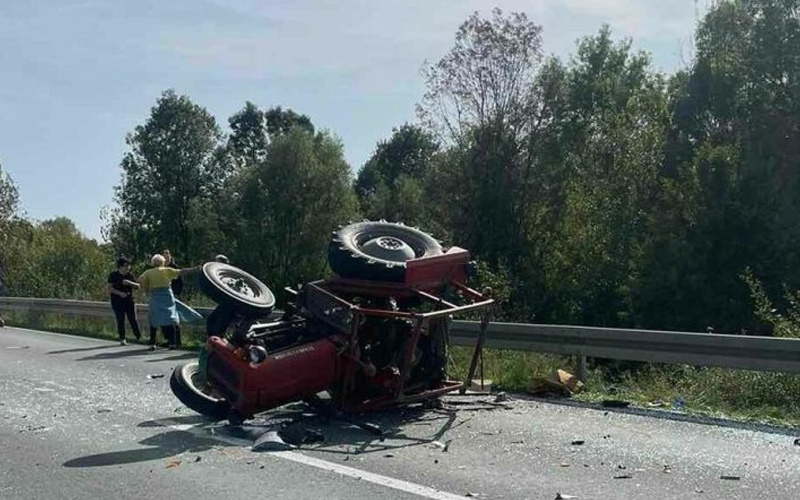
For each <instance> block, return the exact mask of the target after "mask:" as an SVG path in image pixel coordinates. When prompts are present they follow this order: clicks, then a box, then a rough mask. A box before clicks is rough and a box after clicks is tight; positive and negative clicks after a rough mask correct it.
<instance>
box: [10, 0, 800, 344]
mask: <svg viewBox="0 0 800 500" xmlns="http://www.w3.org/2000/svg"><path fill="white" fill-rule="evenodd" d="M546 34H547V33H546V31H545V30H543V28H542V27H541V26H539V25H537V24H536V23H535V22H533V21H532V20H530V19H528V18H527V17H526V16H525V15H524V14H521V13H511V14H506V13H503V12H501V11H500V10H495V11H493V12H492V13H491V14H490V15H489V16H487V17H483V16H481V15H479V14H477V13H476V14H474V15H472V16H470V17H469V18H468V19H467V20H466V21H465V22H464V23H463V24H462V26H461V27H460V28H459V29H458V31H457V32H456V34H455V39H454V43H453V46H452V48H451V50H450V51H449V52H448V53H446V54H445V55H444V56H443V57H442V59H441V60H439V61H437V62H435V63H433V64H430V65H427V66H426V67H425V68H424V71H423V75H424V79H425V86H426V91H425V93H424V95H423V96H421V99H420V102H419V106H418V115H419V121H418V122H417V123H414V124H402V125H399V126H398V127H397V128H396V129H394V131H393V132H392V133H391V135H390V137H388V138H387V139H385V140H382V141H380V142H379V143H378V144H377V145H376V148H375V150H374V153H373V155H372V156H371V157H370V158H369V159H368V160H367V162H366V163H365V164H364V165H363V166H362V167H361V168H360V169H359V170H358V171H357V173H356V172H353V170H352V169H351V168H350V166H349V165H348V164H347V162H346V161H345V159H344V155H343V145H342V143H341V141H340V140H339V139H338V138H336V136H335V135H333V134H332V133H330V132H328V131H325V130H319V129H318V128H317V127H315V125H314V124H313V122H312V120H311V119H310V118H309V117H308V116H305V115H303V114H301V113H298V112H296V111H294V110H291V109H286V108H282V107H279V106H275V107H271V108H262V107H259V106H257V105H256V104H253V103H250V102H247V103H245V105H244V106H243V108H242V109H241V110H240V111H238V112H236V113H235V114H234V115H233V116H231V117H230V118H229V120H228V123H227V126H226V127H222V126H220V125H219V124H218V123H217V122H216V120H215V119H214V117H213V116H212V115H211V114H210V113H208V111H207V110H205V109H204V108H203V107H202V106H200V105H198V104H196V103H194V102H192V101H191V99H190V98H189V97H188V96H182V95H178V94H177V93H175V92H173V91H167V92H165V93H164V94H163V95H162V96H161V97H160V98H159V99H158V101H157V102H156V104H155V106H154V107H153V108H152V110H151V112H150V115H149V116H148V117H147V118H146V120H145V121H144V123H143V124H142V125H141V126H139V127H136V128H135V129H134V130H133V131H132V132H131V133H130V134H129V136H128V148H127V151H126V152H125V154H124V155H123V158H122V162H121V169H122V178H121V180H120V183H119V185H118V187H117V191H116V195H115V196H116V203H115V205H114V207H113V208H112V209H111V210H109V211H108V212H107V213H106V214H105V215H106V227H105V234H106V237H107V239H108V240H109V241H110V245H109V246H108V247H100V246H97V248H96V249H95V250H91V252H105V254H103V255H105V256H106V257H105V258H108V259H110V258H111V255H112V254H120V253H124V254H126V255H129V256H131V257H134V258H135V259H137V260H139V261H140V262H141V261H143V260H144V259H146V258H147V257H148V255H149V254H150V253H152V252H155V251H158V250H160V249H162V248H164V247H170V248H171V249H173V250H174V251H175V252H176V253H177V255H178V257H179V260H180V261H182V262H185V263H192V264H194V263H198V262H202V261H204V260H207V259H209V258H211V257H212V256H213V255H214V254H216V253H225V254H227V255H228V256H229V257H230V258H231V260H232V261H233V263H234V264H236V265H239V266H241V267H244V268H246V269H248V270H250V271H251V272H253V273H254V274H256V275H258V276H259V277H261V278H263V279H264V280H265V281H267V282H268V283H270V284H272V285H273V286H274V287H275V288H280V287H282V286H284V285H291V284H294V283H296V282H300V281H303V280H308V279H315V278H318V277H320V276H322V275H324V274H325V273H326V272H327V269H326V262H325V248H326V244H327V241H328V237H329V235H330V231H331V230H332V229H334V228H335V227H336V226H337V225H339V224H343V223H346V222H348V221H350V220H354V219H357V218H371V219H387V220H401V221H404V222H406V223H408V224H412V225H416V226H420V227H422V228H423V229H426V230H429V231H431V232H432V233H434V234H435V235H436V236H437V237H439V238H440V239H444V240H445V241H446V242H448V243H452V244H457V245H459V246H463V247H467V248H469V249H470V250H471V251H472V252H473V254H474V256H475V257H476V258H477V259H478V260H479V262H480V264H481V265H480V270H481V273H480V279H481V280H484V281H485V282H488V283H491V284H492V285H493V286H494V287H495V288H496V289H497V290H498V293H500V295H501V297H503V299H504V300H503V304H502V307H501V310H500V315H501V317H503V318H506V319H514V320H518V321H537V322H557V323H581V324H592V325H607V326H616V325H619V326H639V327H647V328H675V329H689V330H703V329H705V328H707V327H712V328H713V329H715V330H716V331H727V332H735V331H739V330H743V329H747V330H748V331H750V332H752V331H756V332H761V331H764V332H766V331H768V330H769V327H768V326H767V325H766V324H765V323H764V322H763V321H762V320H763V316H764V314H760V313H758V311H761V312H762V313H763V310H766V309H769V308H768V307H767V305H765V304H767V302H765V300H764V297H772V298H773V299H776V300H777V302H778V304H782V302H783V301H784V300H785V301H789V302H791V300H794V299H792V297H794V295H793V294H786V295H784V294H783V290H784V287H785V288H786V289H788V290H790V291H793V290H796V289H797V288H800V251H799V250H798V249H800V206H799V205H800V150H799V149H798V148H799V146H798V144H800V123H798V122H799V121H800V0H728V1H719V2H715V3H714V4H713V6H712V8H711V9H710V11H709V12H708V13H707V14H706V15H705V16H704V18H703V19H702V20H701V21H700V22H699V24H698V26H697V31H696V35H695V56H694V58H693V60H692V61H691V63H690V64H689V65H688V66H687V67H685V68H684V69H682V70H679V71H676V72H675V73H673V74H663V73H660V72H658V71H656V70H654V68H653V67H652V65H651V62H650V57H649V55H648V54H647V53H644V52H641V51H638V50H636V49H634V46H633V43H632V41H631V40H624V39H619V38H617V37H615V36H614V34H613V33H612V32H611V30H610V29H609V28H608V27H602V28H601V29H600V30H599V31H598V32H597V33H595V34H593V35H590V36H587V37H585V38H583V39H581V40H579V41H578V42H577V44H576V47H575V50H574V52H573V54H572V55H571V56H569V57H568V58H565V59H560V58H557V57H553V56H546V55H545V54H544V53H543V51H542V37H543V36H546ZM15 193H16V191H15V190H14V188H13V183H11V182H10V181H9V180H8V179H7V178H6V177H4V176H3V175H2V173H0V225H5V226H4V227H5V228H6V229H5V230H4V231H3V232H2V234H3V235H8V234H11V233H14V234H16V235H17V236H16V239H15V240H14V241H15V242H16V243H14V244H17V245H22V246H20V248H23V247H24V248H34V247H32V246H30V245H33V242H34V241H40V242H42V243H41V244H39V246H38V247H35V248H40V249H42V251H44V249H46V248H47V247H48V245H49V243H46V242H47V241H51V240H48V239H47V238H59V239H61V240H64V239H66V240H69V238H73V239H74V238H75V237H76V236H75V233H77V231H75V230H74V226H72V227H70V225H69V222H68V221H63V220H55V221H49V222H47V223H46V224H45V223H40V224H33V223H30V222H28V221H26V220H25V219H24V218H23V217H21V216H19V214H18V202H17V198H16V194H15ZM9 207H10V208H9ZM10 227H14V228H16V230H15V231H10V230H8V228H10ZM37 234H38V236H37ZM4 237H6V239H7V240H8V236H4ZM78 240H79V239H75V240H74V241H75V246H76V248H77V249H78V250H77V251H86V252H90V250H88V249H83V250H81V247H80V245H79V244H78ZM59 241H60V240H59ZM11 245H12V243H11V242H10V240H9V241H7V242H5V243H4V244H3V245H2V248H0V259H5V261H3V264H4V265H5V267H6V268H10V269H7V270H6V273H7V274H8V275H12V276H13V275H14V273H15V272H16V273H17V275H18V276H22V274H21V272H19V271H18V270H19V269H20V264H13V263H12V264H8V263H7V262H11V261H12V260H13V259H12V257H11V256H12V255H18V254H19V252H11V251H8V250H6V249H8V248H11ZM25 245H27V246H25ZM87 248H88V247H87ZM37 251H38V250H37ZM95 254H96V253H93V254H92V255H95ZM98 255H99V254H98ZM64 258H65V259H66V260H64V261H63V262H62V261H59V260H53V261H52V266H55V267H58V266H62V265H69V266H74V267H76V268H79V269H82V268H81V267H80V265H78V264H77V263H75V262H74V261H70V260H69V259H68V258H67V257H64ZM53 259H55V257H53ZM41 261H42V262H43V263H44V262H46V261H47V259H46V258H44V257H43V258H42V260H41ZM93 262H94V261H93ZM37 265H39V264H37ZM92 265H94V264H92ZM41 266H42V267H39V269H43V270H47V269H50V268H49V267H47V266H46V265H45V264H41ZM15 269H16V270H15ZM87 269H88V268H87ZM41 272H45V271H41ZM47 272H49V271H47ZM86 272H88V271H86ZM744 278H746V279H744ZM12 281H14V280H13V279H12ZM76 281H77V282H80V280H76ZM16 283H21V281H20V280H16ZM59 286H60V285H59ZM85 286H89V285H85ZM34 292H36V291H35V290H34V291H32V292H31V293H34ZM754 292H757V293H756V294H757V295H758V296H759V297H760V299H759V300H758V301H756V306H755V308H754V303H753V300H752V299H751V294H752V293H754ZM38 293H46V292H45V291H39V292H38ZM58 293H60V294H68V293H78V291H75V290H68V289H66V288H64V289H63V290H61V289H60V288H59V291H58ZM782 296H785V297H787V298H786V299H782V298H781V297H782ZM779 307H780V305H779Z"/></svg>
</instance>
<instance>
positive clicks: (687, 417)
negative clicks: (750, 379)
mask: <svg viewBox="0 0 800 500" xmlns="http://www.w3.org/2000/svg"><path fill="white" fill-rule="evenodd" d="M514 398H515V399H518V400H522V401H535V402H537V403H547V404H553V405H559V406H569V407H572V408H584V409H587V410H595V411H602V412H607V413H619V414H625V415H635V416H639V417H647V418H659V419H662V420H671V421H675V422H686V423H690V424H699V425H710V426H714V427H726V428H729V429H739V430H745V431H753V432H764V433H768V434H780V435H784V436H797V435H798V433H800V429H798V428H797V427H791V426H789V425H785V426H784V425H776V424H761V423H757V422H742V421H738V420H730V419H727V418H722V417H712V416H705V415H696V414H691V413H680V412H677V411H669V410H659V409H657V408H639V407H635V406H629V407H627V408H614V407H607V406H602V404H599V403H588V402H584V401H574V400H570V399H556V398H543V397H535V396H527V395H517V394H515V395H514Z"/></svg>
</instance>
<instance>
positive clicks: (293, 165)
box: [224, 126, 356, 285]
mask: <svg viewBox="0 0 800 500" xmlns="http://www.w3.org/2000/svg"><path fill="white" fill-rule="evenodd" d="M351 182H352V178H351V172H350V167H349V166H348V165H347V162H346V161H345V159H344V155H343V152H342V145H341V143H340V142H339V141H338V140H336V139H334V138H333V137H331V136H330V135H329V134H327V133H325V132H322V133H317V134H314V135H312V134H311V133H310V132H309V131H308V130H307V129H305V128H303V127H299V126H298V127H294V128H292V129H291V130H289V131H288V132H286V133H283V134H280V135H278V136H273V138H272V140H271V141H270V144H269V146H268V147H267V155H266V158H265V160H264V161H263V162H260V163H258V164H257V165H255V166H254V167H253V168H246V169H242V170H240V171H238V172H237V173H236V175H235V177H234V178H233V179H231V182H230V183H229V185H228V187H227V188H226V189H227V190H226V194H225V197H226V199H227V200H229V206H230V208H231V211H230V215H229V216H228V219H227V223H226V224H225V226H224V227H225V230H226V232H227V238H226V241H227V242H228V243H229V244H230V245H231V248H232V251H231V252H230V253H231V257H232V260H233V261H234V262H235V263H236V265H238V266H241V267H243V268H245V269H248V270H250V271H251V272H253V273H254V274H256V275H257V276H261V277H263V278H264V279H265V280H266V281H267V282H268V283H276V284H279V285H284V284H287V285H291V284H295V283H302V282H304V281H306V280H311V279H317V278H319V277H320V276H323V275H324V273H325V269H326V255H327V252H326V248H327V243H328V241H329V238H330V234H331V231H332V230H333V229H335V228H336V226H337V225H339V224H343V223H346V222H348V221H349V220H351V219H352V218H353V217H354V216H355V213H356V200H355V196H354V193H353V190H352V184H351Z"/></svg>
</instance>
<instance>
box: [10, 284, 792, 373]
mask: <svg viewBox="0 0 800 500" xmlns="http://www.w3.org/2000/svg"><path fill="white" fill-rule="evenodd" d="M4 309H10V310H20V311H25V310H32V311H39V312H42V313H55V314H65V315H73V316H94V317H108V318H110V317H113V313H112V311H111V307H110V305H109V304H108V303H106V302H90V301H82V300H60V299H36V298H19V297H0V310H4ZM137 310H138V312H139V314H146V313H147V306H146V305H143V304H139V305H137ZM198 311H200V312H201V314H204V315H205V314H208V313H209V312H210V311H211V309H210V308H198ZM478 330H479V324H478V323H477V322H469V321H454V322H453V323H452V326H451V330H450V338H451V341H452V342H453V344H455V345H463V346H469V345H474V343H475V341H476V338H477V333H478ZM486 347H489V348H494V349H510V350H519V351H535V352H545V353H552V354H560V355H566V356H577V357H578V358H579V359H584V358H585V357H587V356H588V357H594V358H608V359H618V360H630V361H649V362H654V363H681V364H689V365H697V366H719V367H725V368H739V369H744V370H757V371H772V372H785V373H800V339H786V338H774V337H755V336H746V335H724V334H716V333H713V334H712V333H688V332H667V331H652V330H631V329H622V328H595V327H585V326H564V325H537V324H525V323H491V324H490V325H489V329H488V332H487V339H486Z"/></svg>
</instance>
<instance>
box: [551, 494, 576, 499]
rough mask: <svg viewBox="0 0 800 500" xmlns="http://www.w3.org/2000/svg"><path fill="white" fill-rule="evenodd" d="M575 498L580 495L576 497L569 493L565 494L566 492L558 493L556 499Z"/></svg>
mask: <svg viewBox="0 0 800 500" xmlns="http://www.w3.org/2000/svg"><path fill="white" fill-rule="evenodd" d="M575 498H578V497H576V496H575V495H567V494H564V493H556V498H555V500H573V499H575Z"/></svg>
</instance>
